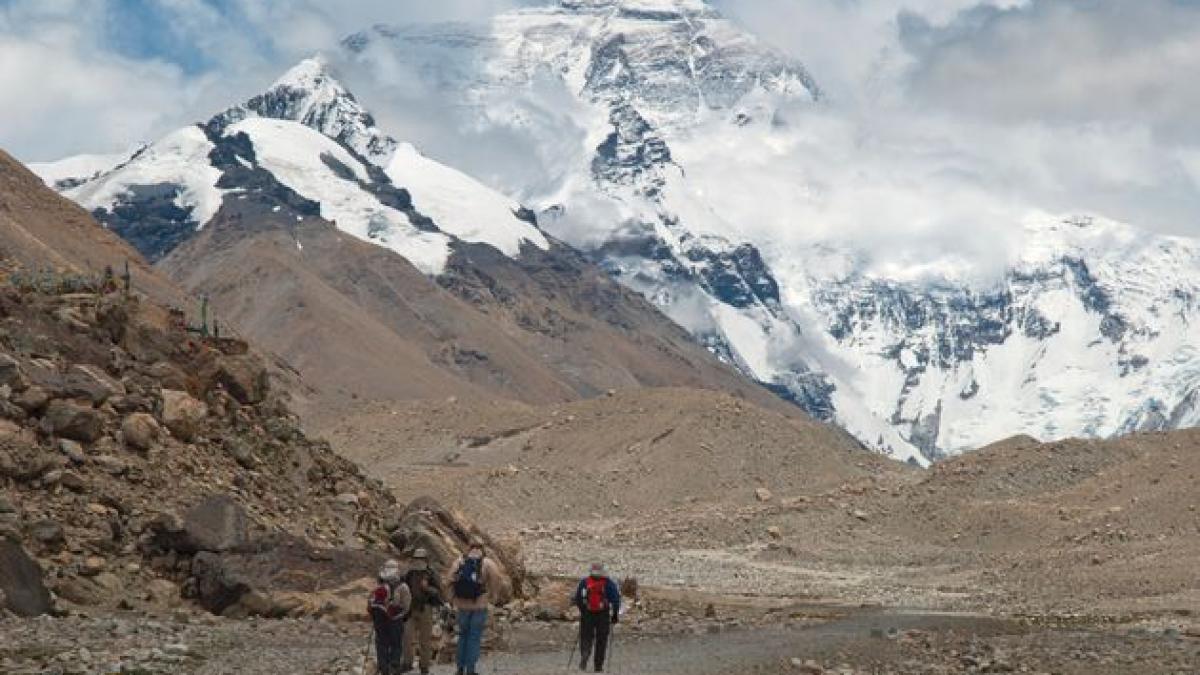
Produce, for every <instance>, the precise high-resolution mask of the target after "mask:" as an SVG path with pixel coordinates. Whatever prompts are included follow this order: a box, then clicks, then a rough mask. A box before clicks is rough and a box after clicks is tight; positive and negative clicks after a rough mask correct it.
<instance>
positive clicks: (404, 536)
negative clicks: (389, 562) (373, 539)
mask: <svg viewBox="0 0 1200 675" xmlns="http://www.w3.org/2000/svg"><path fill="white" fill-rule="evenodd" d="M389 529H391V541H392V545H393V546H395V547H396V549H397V550H399V551H401V553H402V554H403V555H405V556H409V555H411V554H412V552H413V551H414V550H416V549H418V548H423V549H425V550H426V551H427V552H428V553H429V559H430V564H431V565H432V566H433V568H434V569H436V570H438V572H439V573H440V574H441V575H442V577H443V578H445V574H446V573H447V572H449V570H450V567H451V565H453V563H454V561H455V560H457V559H458V558H459V557H461V556H462V555H463V554H465V553H466V550H467V544H468V543H469V542H470V540H471V539H472V538H473V537H479V538H481V539H483V540H484V542H485V543H486V545H487V552H488V555H489V557H491V559H492V560H493V561H494V562H496V564H497V565H498V566H499V568H500V573H501V576H502V577H503V578H504V581H505V586H506V587H505V588H503V589H498V590H492V591H491V592H492V593H493V595H492V598H493V600H494V601H496V602H497V603H498V604H506V603H508V602H510V601H511V600H513V599H514V598H521V597H525V594H526V589H525V577H526V575H525V565H524V562H523V561H522V560H521V557H520V551H518V550H515V545H514V544H506V543H500V542H497V541H496V540H494V539H492V538H491V537H489V536H488V535H487V534H486V533H485V532H483V531H482V530H480V529H479V527H478V526H476V525H475V524H473V523H471V522H470V521H468V520H467V518H466V517H465V516H464V515H463V514H462V513H461V512H459V511H457V510H454V509H447V508H445V507H443V506H442V505H441V504H439V503H438V502H437V501H436V500H434V499H433V498H430V497H420V498H418V499H415V500H413V501H412V502H411V503H410V504H409V505H408V506H406V507H405V508H404V510H403V511H402V512H401V514H400V517H399V519H398V521H397V522H396V524H395V527H394V528H389Z"/></svg>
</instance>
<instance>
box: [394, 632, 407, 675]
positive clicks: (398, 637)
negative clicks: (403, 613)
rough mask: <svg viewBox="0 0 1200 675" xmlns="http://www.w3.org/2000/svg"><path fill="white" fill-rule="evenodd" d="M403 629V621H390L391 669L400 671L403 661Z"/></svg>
mask: <svg viewBox="0 0 1200 675" xmlns="http://www.w3.org/2000/svg"><path fill="white" fill-rule="evenodd" d="M405 632H407V631H405V630H404V622H403V621H393V622H392V671H393V672H397V673H398V672H400V668H401V665H402V663H403V662H404V633H405Z"/></svg>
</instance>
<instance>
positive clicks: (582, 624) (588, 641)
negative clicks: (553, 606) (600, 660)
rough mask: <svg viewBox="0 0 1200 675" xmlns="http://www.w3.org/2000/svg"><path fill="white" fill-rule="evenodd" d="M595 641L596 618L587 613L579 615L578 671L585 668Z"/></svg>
mask: <svg viewBox="0 0 1200 675" xmlns="http://www.w3.org/2000/svg"><path fill="white" fill-rule="evenodd" d="M595 641H596V617H595V616H594V615H593V614H592V613H591V612H588V611H583V612H580V614H579V669H580V670H583V669H584V668H587V662H588V659H589V658H590V657H591V656H592V644H593V643H595Z"/></svg>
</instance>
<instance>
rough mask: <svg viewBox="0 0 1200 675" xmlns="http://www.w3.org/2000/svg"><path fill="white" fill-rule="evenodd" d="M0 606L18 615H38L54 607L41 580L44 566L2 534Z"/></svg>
mask: <svg viewBox="0 0 1200 675" xmlns="http://www.w3.org/2000/svg"><path fill="white" fill-rule="evenodd" d="M0 609H7V610H9V611H10V612H12V613H14V614H16V615H17V616H39V615H42V614H47V613H49V612H51V611H53V610H54V604H53V602H52V601H51V599H50V592H49V591H48V590H46V586H45V584H44V583H43V581H42V568H41V566H40V565H38V564H37V562H36V561H35V560H33V559H32V558H30V557H29V554H28V553H26V552H25V549H24V548H22V547H21V545H20V544H19V543H17V542H15V541H10V540H8V539H3V538H0Z"/></svg>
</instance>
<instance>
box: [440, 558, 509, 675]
mask: <svg viewBox="0 0 1200 675" xmlns="http://www.w3.org/2000/svg"><path fill="white" fill-rule="evenodd" d="M447 579H448V583H449V586H448V588H447V589H446V590H447V593H448V595H449V597H450V598H451V602H452V603H453V604H454V609H455V611H457V613H458V654H457V664H458V670H457V671H456V675H476V673H477V671H476V670H475V667H476V665H477V664H478V663H479V652H480V649H481V648H482V646H483V629H484V628H485V627H486V626H487V613H488V606H489V605H490V604H491V600H492V598H493V597H498V596H499V595H501V594H502V592H503V584H504V580H503V579H502V578H501V576H500V569H499V568H498V567H497V566H496V563H495V562H493V561H492V560H491V558H488V557H487V553H486V551H485V550H484V545H483V540H482V539H480V538H478V537H474V538H472V539H471V543H470V544H469V548H468V549H467V554H466V555H465V556H463V557H461V558H459V559H458V560H457V561H455V563H454V565H453V566H452V567H451V568H450V574H449V575H448V576H447Z"/></svg>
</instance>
